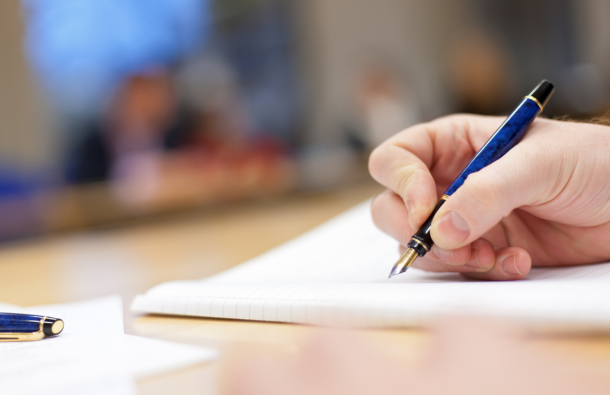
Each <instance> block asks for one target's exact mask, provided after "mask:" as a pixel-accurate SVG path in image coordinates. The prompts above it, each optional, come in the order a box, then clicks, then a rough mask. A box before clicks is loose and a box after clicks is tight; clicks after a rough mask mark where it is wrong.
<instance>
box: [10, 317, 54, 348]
mask: <svg viewBox="0 0 610 395" xmlns="http://www.w3.org/2000/svg"><path fill="white" fill-rule="evenodd" d="M63 330H64V322H63V321H62V320H60V319H59V318H52V317H44V316H41V315H31V314H12V313H0V342H27V341H34V340H40V339H43V338H45V337H50V336H57V335H59V334H60V333H61V331H63Z"/></svg>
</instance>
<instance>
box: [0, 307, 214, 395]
mask: <svg viewBox="0 0 610 395" xmlns="http://www.w3.org/2000/svg"><path fill="white" fill-rule="evenodd" d="M0 311H10V312H13V313H31V314H37V315H47V316H50V317H57V318H61V319H62V320H64V322H65V329H64V331H63V332H62V333H61V334H60V335H59V336H57V337H53V338H47V339H43V340H40V341H36V342H23V343H0V393H1V394H62V395H66V394H78V395H89V394H95V395H102V394H113V395H133V394H136V393H137V391H136V387H135V381H134V380H135V379H136V378H141V377H146V376H149V375H153V374H156V373H160V372H165V371H170V370H173V369H177V368H181V367H184V366H188V365H190V364H193V363H197V362H202V361H208V360H211V359H213V358H215V357H216V352H215V351H213V350H209V349H205V348H201V347H194V346H188V345H182V344H173V343H168V342H164V341H159V340H154V339H147V338H140V337H136V336H129V335H125V334H124V330H123V308H122V302H121V298H120V297H118V296H114V297H108V298H103V299H96V300H91V301H86V302H78V303H71V304H64V305H54V306H53V305H49V306H38V307H31V308H27V309H22V308H19V307H16V306H10V305H0Z"/></svg>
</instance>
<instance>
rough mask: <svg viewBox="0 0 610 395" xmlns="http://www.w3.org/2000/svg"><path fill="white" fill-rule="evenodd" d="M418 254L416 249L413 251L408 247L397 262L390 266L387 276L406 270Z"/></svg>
mask: <svg viewBox="0 0 610 395" xmlns="http://www.w3.org/2000/svg"><path fill="white" fill-rule="evenodd" d="M418 256H419V255H418V254H417V251H415V250H414V249H412V248H409V249H408V250H407V252H405V253H404V254H403V255H402V256H401V257H400V259H399V260H398V262H396V264H395V265H394V267H393V268H392V271H391V272H390V277H389V278H392V277H394V276H396V275H398V274H401V273H404V272H406V271H407V269H408V268H409V267H410V266H411V265H412V264H413V262H415V260H416V259H417V257H418Z"/></svg>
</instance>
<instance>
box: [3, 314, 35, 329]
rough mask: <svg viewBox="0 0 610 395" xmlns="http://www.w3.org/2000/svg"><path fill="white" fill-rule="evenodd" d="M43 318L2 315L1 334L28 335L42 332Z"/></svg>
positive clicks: (25, 315)
mask: <svg viewBox="0 0 610 395" xmlns="http://www.w3.org/2000/svg"><path fill="white" fill-rule="evenodd" d="M42 318H43V317H42V316H39V315H30V314H11V313H0V333H27V332H37V331H38V330H40V321H41V320H42Z"/></svg>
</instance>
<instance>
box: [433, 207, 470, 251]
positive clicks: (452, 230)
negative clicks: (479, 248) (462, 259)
mask: <svg viewBox="0 0 610 395" xmlns="http://www.w3.org/2000/svg"><path fill="white" fill-rule="evenodd" d="M436 226H437V229H438V231H439V236H440V238H441V241H442V244H446V245H449V246H457V245H458V244H460V243H461V242H462V241H464V240H466V238H467V237H468V236H469V235H470V227H469V226H468V224H467V223H466V221H464V218H462V217H461V216H460V215H459V214H458V213H456V212H455V211H448V212H447V213H445V215H443V216H442V218H441V219H440V220H439V221H438V223H437V225H436Z"/></svg>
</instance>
